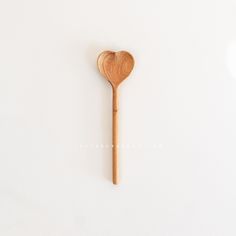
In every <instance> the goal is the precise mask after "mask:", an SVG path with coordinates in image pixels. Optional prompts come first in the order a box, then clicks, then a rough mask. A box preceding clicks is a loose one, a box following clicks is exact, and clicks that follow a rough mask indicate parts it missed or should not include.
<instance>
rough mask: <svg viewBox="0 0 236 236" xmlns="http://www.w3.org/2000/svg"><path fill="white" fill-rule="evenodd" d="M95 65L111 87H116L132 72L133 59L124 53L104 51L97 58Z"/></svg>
mask: <svg viewBox="0 0 236 236" xmlns="http://www.w3.org/2000/svg"><path fill="white" fill-rule="evenodd" d="M97 65H98V69H99V71H100V73H101V74H102V75H103V76H104V77H105V78H106V79H107V80H108V81H109V82H110V83H111V85H112V86H113V87H118V86H119V85H120V83H121V82H122V81H123V80H125V79H126V78H127V77H128V76H129V74H130V73H131V71H132V70H133V67H134V58H133V56H132V55H131V54H130V53H128V52H126V51H119V52H112V51H104V52H102V53H101V54H100V55H99V56H98V60H97Z"/></svg>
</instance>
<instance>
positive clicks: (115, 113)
mask: <svg viewBox="0 0 236 236" xmlns="http://www.w3.org/2000/svg"><path fill="white" fill-rule="evenodd" d="M117 90H118V89H117V88H116V87H113V89H112V92H113V99H112V181H113V184H118V150H117V149H118V93H117V92H118V91H117Z"/></svg>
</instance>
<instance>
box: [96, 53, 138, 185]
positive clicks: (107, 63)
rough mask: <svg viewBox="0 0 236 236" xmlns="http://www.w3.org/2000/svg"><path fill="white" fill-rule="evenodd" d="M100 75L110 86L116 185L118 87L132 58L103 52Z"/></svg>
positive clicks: (126, 54) (128, 54)
mask: <svg viewBox="0 0 236 236" xmlns="http://www.w3.org/2000/svg"><path fill="white" fill-rule="evenodd" d="M97 65H98V69H99V71H100V73H101V74H102V75H103V76H104V77H105V78H106V79H107V81H108V82H109V83H110V84H111V86H112V92H113V96H112V182H113V184H118V182H119V173H118V170H119V168H118V166H119V165H118V87H119V85H120V83H121V82H122V81H123V80H124V79H126V78H127V77H128V76H129V74H130V73H131V71H132V70H133V67H134V58H133V57H132V55H131V54H130V53H128V52H126V51H120V52H112V51H104V52H102V53H101V54H100V55H99V56H98V60H97Z"/></svg>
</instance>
